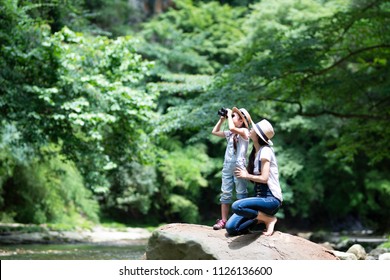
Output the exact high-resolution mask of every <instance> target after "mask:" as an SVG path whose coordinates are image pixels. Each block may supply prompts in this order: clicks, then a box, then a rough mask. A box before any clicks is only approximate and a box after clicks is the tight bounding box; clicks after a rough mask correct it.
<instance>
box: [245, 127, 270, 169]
mask: <svg viewBox="0 0 390 280" xmlns="http://www.w3.org/2000/svg"><path fill="white" fill-rule="evenodd" d="M256 135H257V134H256ZM257 141H258V142H259V145H260V147H261V146H268V145H269V144H268V143H267V142H265V141H264V140H263V139H262V138H261V137H260V136H259V135H257ZM255 157H256V149H255V146H254V145H253V147H252V151H251V153H250V154H249V158H248V166H247V168H246V170H247V171H248V173H249V174H253V170H254V169H255ZM259 171H261V170H259Z"/></svg>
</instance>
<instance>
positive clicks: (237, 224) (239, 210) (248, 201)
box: [225, 189, 281, 235]
mask: <svg viewBox="0 0 390 280" xmlns="http://www.w3.org/2000/svg"><path fill="white" fill-rule="evenodd" d="M280 205H281V202H280V200H279V199H277V198H276V197H274V196H273V195H272V193H271V191H270V190H269V189H268V191H267V192H266V196H263V197H248V198H244V199H241V200H237V201H235V202H234V203H233V204H232V210H233V213H234V214H233V215H232V216H231V217H230V218H229V220H228V221H227V223H226V226H225V227H226V231H227V232H228V234H229V235H238V234H242V233H245V232H246V231H247V230H248V229H249V227H251V226H252V225H254V224H256V223H257V220H254V219H255V218H256V217H257V213H258V211H261V212H263V213H265V214H267V215H271V216H272V215H275V214H276V213H277V212H278V210H279V207H280Z"/></svg>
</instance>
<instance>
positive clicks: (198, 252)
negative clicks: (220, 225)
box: [145, 224, 338, 260]
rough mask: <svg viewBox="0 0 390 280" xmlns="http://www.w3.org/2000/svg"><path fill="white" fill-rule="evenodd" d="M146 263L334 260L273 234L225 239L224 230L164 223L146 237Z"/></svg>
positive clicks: (310, 245) (315, 248)
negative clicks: (149, 261)
mask: <svg viewBox="0 0 390 280" xmlns="http://www.w3.org/2000/svg"><path fill="white" fill-rule="evenodd" d="M145 258H146V259H148V260H337V259H338V258H337V257H336V256H335V255H334V254H333V253H332V252H331V251H330V250H328V249H326V248H325V247H323V246H321V245H318V244H316V243H313V242H311V241H309V240H306V239H304V238H301V237H298V236H294V235H291V234H286V233H282V232H280V231H275V232H274V233H273V234H272V236H264V235H261V234H259V233H257V234H256V233H251V234H246V235H241V236H228V235H227V233H226V231H225V230H213V229H212V228H211V227H209V226H202V225H193V224H168V225H165V226H162V227H160V228H158V229H157V230H155V231H154V232H153V234H152V236H151V237H150V238H149V242H148V246H147V249H146V254H145Z"/></svg>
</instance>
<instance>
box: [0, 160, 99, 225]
mask: <svg viewBox="0 0 390 280" xmlns="http://www.w3.org/2000/svg"><path fill="white" fill-rule="evenodd" d="M3 191H4V198H5V202H4V205H3V209H6V210H5V212H10V213H12V212H14V213H16V215H15V217H14V219H15V221H17V222H22V223H37V224H40V223H48V222H50V223H68V224H75V223H78V222H81V221H83V220H84V219H87V220H90V221H94V222H97V221H98V210H99V207H98V204H97V202H96V201H95V200H93V199H92V197H91V192H90V191H88V190H87V189H86V188H85V187H84V184H83V178H82V177H81V175H80V174H79V173H78V172H77V170H76V169H75V167H74V165H73V164H71V163H65V162H63V161H62V160H60V159H59V158H52V159H50V160H47V161H45V162H42V163H35V164H34V165H32V166H16V168H15V170H14V176H13V177H12V179H9V180H8V181H7V182H6V183H5V184H4V189H3Z"/></svg>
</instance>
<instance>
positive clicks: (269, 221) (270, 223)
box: [257, 211, 278, 236]
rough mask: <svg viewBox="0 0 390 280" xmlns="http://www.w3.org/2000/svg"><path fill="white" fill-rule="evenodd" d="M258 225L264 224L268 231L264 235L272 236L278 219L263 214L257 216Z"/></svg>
mask: <svg viewBox="0 0 390 280" xmlns="http://www.w3.org/2000/svg"><path fill="white" fill-rule="evenodd" d="M257 220H258V223H264V224H265V227H266V230H265V231H264V232H263V235H266V236H270V235H272V233H273V232H274V228H275V224H276V222H277V221H278V219H277V218H276V217H275V216H268V215H266V214H264V213H263V212H260V211H259V213H258V214H257Z"/></svg>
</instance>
